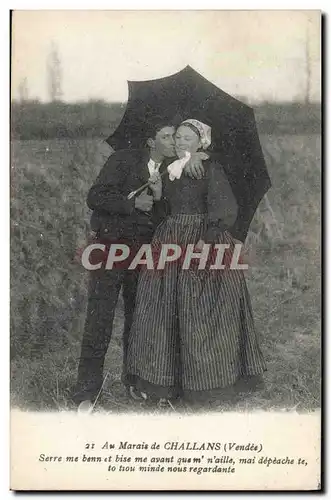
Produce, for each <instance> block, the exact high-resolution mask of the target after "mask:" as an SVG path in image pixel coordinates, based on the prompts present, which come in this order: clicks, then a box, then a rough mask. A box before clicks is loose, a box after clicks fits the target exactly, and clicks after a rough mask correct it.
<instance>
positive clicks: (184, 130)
mask: <svg viewBox="0 0 331 500" xmlns="http://www.w3.org/2000/svg"><path fill="white" fill-rule="evenodd" d="M175 147H176V153H177V155H178V156H183V153H184V151H188V152H189V153H195V152H196V151H197V150H198V149H199V148H200V147H201V143H200V137H199V136H198V134H196V133H195V132H194V130H192V129H191V128H190V127H186V126H185V125H181V126H180V127H178V129H177V131H176V134H175Z"/></svg>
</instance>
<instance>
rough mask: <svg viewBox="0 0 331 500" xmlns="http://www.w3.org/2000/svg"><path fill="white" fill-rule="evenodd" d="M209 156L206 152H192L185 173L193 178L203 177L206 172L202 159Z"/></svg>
mask: <svg viewBox="0 0 331 500" xmlns="http://www.w3.org/2000/svg"><path fill="white" fill-rule="evenodd" d="M207 158H209V156H208V155H207V154H206V153H201V152H200V153H192V154H191V158H190V160H189V161H188V163H187V164H186V165H185V167H184V172H185V174H186V175H187V176H188V177H190V178H191V179H202V178H203V176H204V174H205V169H204V166H203V165H202V160H207Z"/></svg>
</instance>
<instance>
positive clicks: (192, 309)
mask: <svg viewBox="0 0 331 500" xmlns="http://www.w3.org/2000/svg"><path fill="white" fill-rule="evenodd" d="M205 227H206V216H205V215H204V214H201V215H186V214H179V215H175V216H171V217H168V218H167V219H166V220H165V221H164V222H163V223H162V224H161V225H160V226H159V227H158V228H157V230H156V233H155V235H154V238H153V241H152V245H153V247H154V249H155V251H156V253H157V251H158V249H160V245H161V244H162V243H163V244H164V243H176V244H177V245H179V246H181V247H182V248H185V247H186V246H187V245H188V244H190V243H197V242H198V241H199V239H200V238H202V237H203V234H204V231H205ZM219 243H228V244H230V246H231V249H233V248H234V241H233V239H232V237H231V235H230V234H229V233H227V232H225V233H222V234H221V235H220V239H219ZM196 262H197V261H196ZM264 370H265V363H264V360H263V356H262V353H261V350H260V346H259V341H258V337H257V334H256V331H255V327H254V322H253V315H252V308H251V302H250V297H249V293H248V289H247V286H246V281H245V277H244V274H243V271H241V270H234V269H229V266H227V267H226V269H224V270H213V271H212V270H209V271H208V270H207V269H206V270H199V269H197V265H196V266H195V268H194V269H192V267H191V268H190V269H188V270H185V269H182V261H181V260H177V261H176V262H172V263H167V264H166V267H165V269H164V270H163V271H162V270H154V271H153V270H148V269H146V268H143V269H142V270H141V272H140V277H139V285H138V292H137V297H136V309H135V314H134V319H133V325H132V329H131V333H130V338H129V347H128V359H127V372H126V374H124V381H125V383H127V384H135V385H136V386H137V387H138V388H139V389H140V390H142V391H144V392H147V393H148V394H150V395H154V396H156V397H160V398H161V397H166V398H171V397H177V396H178V395H181V396H184V397H185V395H188V396H189V397H190V398H191V399H192V398H193V399H194V397H195V396H198V397H199V399H200V398H201V395H203V394H204V393H206V394H207V393H209V394H210V393H211V392H214V391H215V390H218V389H222V388H225V387H227V386H230V385H232V384H234V383H235V382H236V381H237V380H238V379H240V378H241V377H246V376H255V375H260V374H261V373H262V372H263V371H264Z"/></svg>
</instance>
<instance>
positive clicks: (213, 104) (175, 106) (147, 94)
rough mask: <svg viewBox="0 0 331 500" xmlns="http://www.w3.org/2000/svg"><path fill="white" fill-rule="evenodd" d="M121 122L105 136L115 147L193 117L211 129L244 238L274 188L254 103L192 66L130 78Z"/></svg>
mask: <svg viewBox="0 0 331 500" xmlns="http://www.w3.org/2000/svg"><path fill="white" fill-rule="evenodd" d="M128 86H129V99H128V104H127V107H126V110H125V113H124V116H123V118H122V121H121V123H120V125H119V126H118V128H117V129H116V131H115V132H114V134H113V135H112V136H110V137H109V138H108V139H107V142H108V144H109V145H110V146H112V147H113V148H114V149H115V150H116V149H127V148H139V147H143V146H144V145H145V142H146V140H147V138H148V137H149V134H150V130H151V127H152V126H153V124H156V123H157V122H159V121H160V119H162V122H166V123H169V124H172V123H174V122H175V123H178V122H180V121H181V120H184V119H187V118H195V119H197V120H201V121H202V122H204V123H206V124H208V125H210V126H211V127H212V143H213V152H212V154H213V155H215V158H218V160H219V161H220V162H221V164H222V165H223V167H224V170H225V172H226V174H227V176H228V179H229V181H230V183H231V186H232V189H233V192H234V194H235V196H236V199H237V202H238V205H239V211H238V217H237V221H236V223H235V225H234V227H233V229H232V234H233V236H235V237H236V238H238V239H240V240H241V241H244V240H245V238H246V235H247V232H248V229H249V225H250V223H251V221H252V219H253V216H254V213H255V211H256V208H257V206H258V204H259V203H260V201H261V199H262V197H263V196H264V194H265V193H266V192H267V191H268V189H269V188H270V186H271V182H270V178H269V175H268V171H267V167H266V164H265V160H264V157H263V153H262V149H261V145H260V141H259V136H258V133H257V128H256V122H255V117H254V111H253V109H252V108H251V107H249V106H247V105H246V104H244V103H243V102H241V101H239V100H237V99H235V98H234V97H232V96H230V95H229V94H226V93H225V92H223V90H221V89H220V88H218V87H216V85H214V84H212V83H211V82H209V81H208V80H206V79H205V78H204V77H203V76H201V75H200V74H199V73H197V72H196V71H195V70H194V69H192V68H191V67H190V66H186V68H184V69H183V70H182V71H180V72H179V73H176V74H174V75H171V76H167V77H165V78H159V79H156V80H148V81H142V82H134V81H129V82H128Z"/></svg>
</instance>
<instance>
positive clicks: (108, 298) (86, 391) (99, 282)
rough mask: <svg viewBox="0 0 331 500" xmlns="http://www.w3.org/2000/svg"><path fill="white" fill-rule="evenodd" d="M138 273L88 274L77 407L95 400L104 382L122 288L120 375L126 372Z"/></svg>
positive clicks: (76, 393) (75, 399)
mask: <svg viewBox="0 0 331 500" xmlns="http://www.w3.org/2000/svg"><path fill="white" fill-rule="evenodd" d="M138 275H139V270H138V269H135V270H128V269H108V270H107V269H104V266H103V267H102V268H101V269H98V270H95V271H90V279H89V291H88V304H87V313H86V320H85V328H84V335H83V340H82V347H81V356H80V362H79V367H78V378H77V384H76V388H75V393H74V395H73V400H74V402H75V403H76V404H79V403H80V402H81V401H83V400H86V399H90V400H92V401H93V400H94V399H95V398H96V397H97V395H98V393H99V391H100V389H101V387H102V382H103V368H104V361H105V357H106V354H107V350H108V346H109V342H110V339H111V334H112V329H113V321H114V315H115V309H116V305H117V301H118V297H119V293H120V290H121V287H123V301H124V331H123V373H125V371H126V358H127V347H128V338H129V333H130V329H131V324H132V319H133V312H134V307H135V300H136V292H137V285H138Z"/></svg>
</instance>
